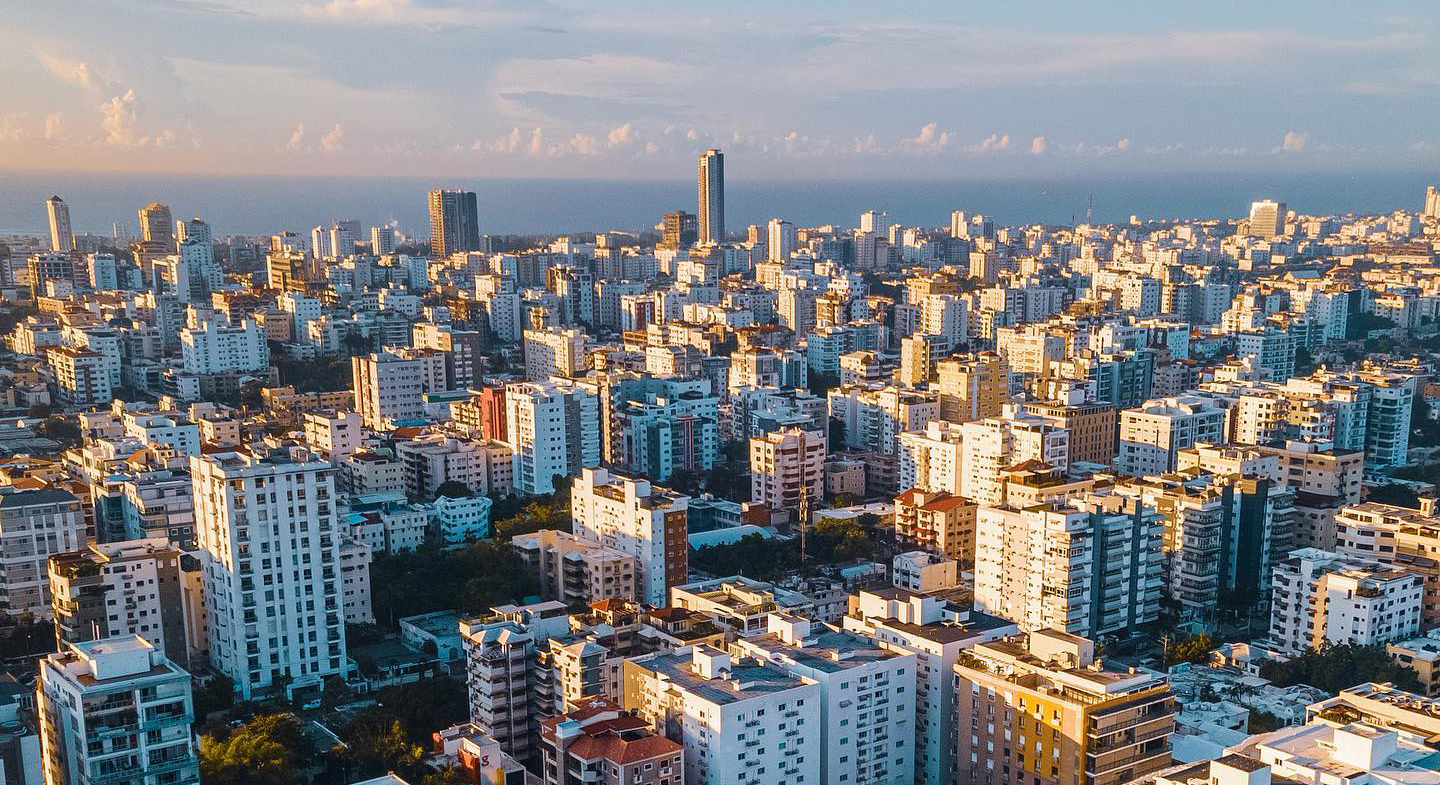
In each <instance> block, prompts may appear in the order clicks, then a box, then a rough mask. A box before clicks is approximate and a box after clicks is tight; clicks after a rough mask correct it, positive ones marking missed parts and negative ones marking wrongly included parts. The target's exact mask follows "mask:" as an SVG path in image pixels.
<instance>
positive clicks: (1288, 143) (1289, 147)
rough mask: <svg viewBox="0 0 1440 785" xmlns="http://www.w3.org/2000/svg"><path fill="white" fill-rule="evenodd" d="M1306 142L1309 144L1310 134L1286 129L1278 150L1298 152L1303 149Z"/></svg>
mask: <svg viewBox="0 0 1440 785" xmlns="http://www.w3.org/2000/svg"><path fill="white" fill-rule="evenodd" d="M1308 144H1310V134H1302V133H1297V132H1295V131H1286V132H1285V138H1284V140H1282V141H1281V142H1280V152H1282V153H1298V152H1300V151H1302V150H1304V149H1305V146H1306V145H1308Z"/></svg>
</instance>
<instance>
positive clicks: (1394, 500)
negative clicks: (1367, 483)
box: [1366, 482, 1420, 510]
mask: <svg viewBox="0 0 1440 785" xmlns="http://www.w3.org/2000/svg"><path fill="white" fill-rule="evenodd" d="M1366 501H1372V502H1379V503H1380V504H1393V505H1395V506H1397V507H1410V508H1412V509H1416V510H1418V509H1420V496H1419V495H1418V494H1416V493H1415V491H1414V489H1412V488H1411V487H1410V486H1408V485H1404V484H1402V483H1398V482H1396V483H1389V484H1387V485H1378V486H1375V487H1373V488H1371V489H1370V492H1369V494H1368V495H1367V496H1366Z"/></svg>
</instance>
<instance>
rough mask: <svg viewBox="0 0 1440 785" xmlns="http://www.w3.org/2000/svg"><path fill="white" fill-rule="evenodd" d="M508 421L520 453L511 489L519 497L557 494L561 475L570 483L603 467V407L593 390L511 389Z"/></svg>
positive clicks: (512, 445)
mask: <svg viewBox="0 0 1440 785" xmlns="http://www.w3.org/2000/svg"><path fill="white" fill-rule="evenodd" d="M505 418H506V424H505V433H506V436H507V438H508V439H509V445H510V448H511V449H512V450H513V451H514V455H513V457H512V458H511V463H512V467H513V468H512V475H511V483H512V485H513V487H514V489H515V491H516V492H518V493H525V494H543V493H551V492H553V491H554V490H555V484H554V480H555V476H556V475H560V476H561V477H569V476H571V475H573V474H577V473H578V472H579V471H580V470H581V469H582V468H587V467H595V466H599V465H600V457H601V453H600V446H601V438H600V430H601V429H600V426H601V422H600V401H599V398H598V396H597V395H596V394H595V390H594V389H593V388H590V387H586V386H583V385H558V384H535V383H523V384H511V385H508V386H506V388H505Z"/></svg>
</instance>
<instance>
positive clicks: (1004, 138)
mask: <svg viewBox="0 0 1440 785" xmlns="http://www.w3.org/2000/svg"><path fill="white" fill-rule="evenodd" d="M965 149H967V150H969V151H970V152H972V153H998V152H1001V151H1003V150H1008V149H1010V134H1003V135H1002V134H990V135H989V136H987V137H985V138H984V139H982V140H980V144H972V145H970V146H969V147H967V148H965Z"/></svg>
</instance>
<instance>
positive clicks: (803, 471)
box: [750, 428, 826, 524]
mask: <svg viewBox="0 0 1440 785" xmlns="http://www.w3.org/2000/svg"><path fill="white" fill-rule="evenodd" d="M825 455H826V453H825V434H823V433H820V432H819V431H807V430H804V429H801V428H782V429H781V430H778V431H775V432H773V433H768V434H765V435H763V436H754V437H751V439H750V501H751V502H753V503H755V504H763V505H765V506H766V508H767V509H769V511H770V514H771V519H772V520H775V518H776V517H777V516H783V517H784V519H785V520H788V521H789V522H791V523H796V524H798V523H800V508H801V499H802V498H806V497H808V504H809V505H810V506H811V509H815V508H817V507H818V505H819V503H820V500H821V498H822V497H823V496H824V493H825Z"/></svg>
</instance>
